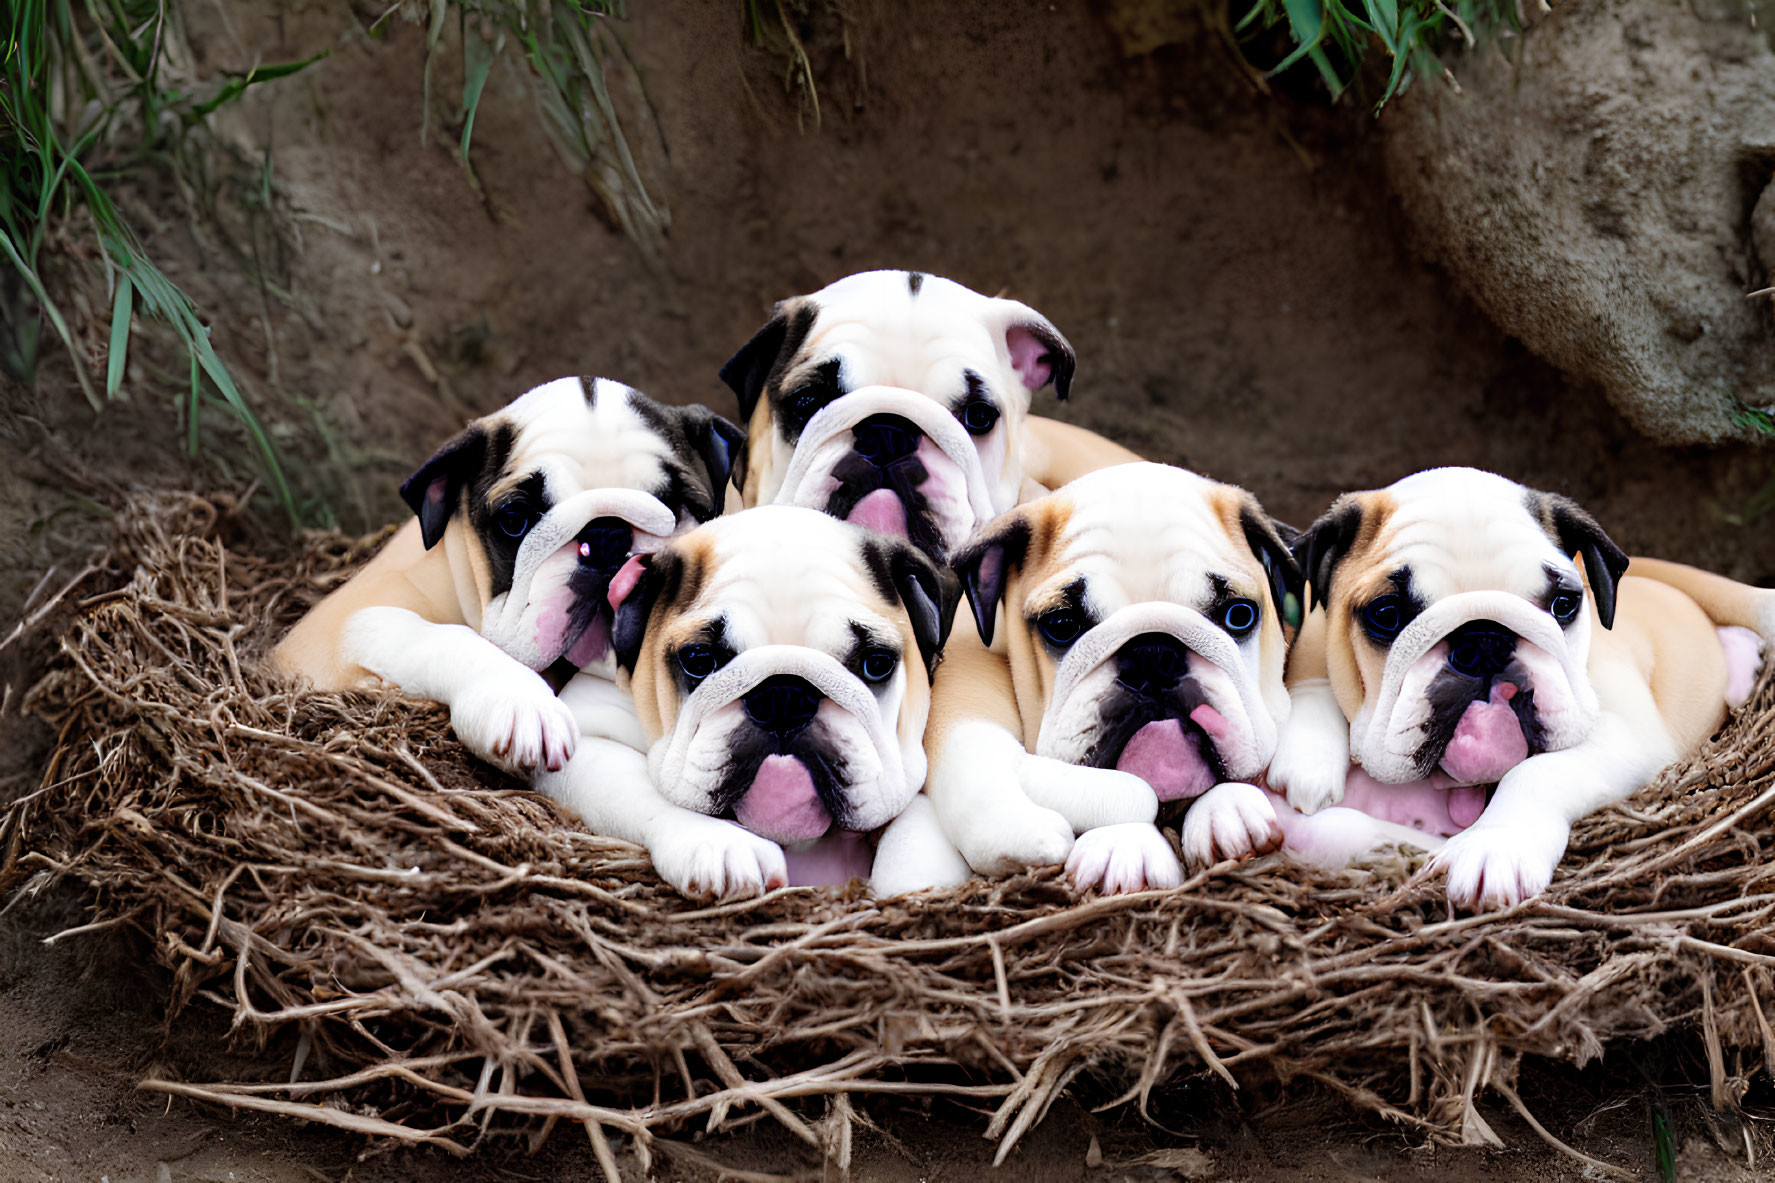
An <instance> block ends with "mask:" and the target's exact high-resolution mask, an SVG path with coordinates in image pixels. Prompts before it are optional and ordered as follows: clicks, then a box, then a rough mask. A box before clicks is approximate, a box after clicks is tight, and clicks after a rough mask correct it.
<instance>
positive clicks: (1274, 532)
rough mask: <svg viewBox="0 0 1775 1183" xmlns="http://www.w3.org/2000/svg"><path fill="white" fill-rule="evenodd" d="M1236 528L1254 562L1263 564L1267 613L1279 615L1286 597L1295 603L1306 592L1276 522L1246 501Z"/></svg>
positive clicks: (1293, 559) (1301, 575) (1295, 563)
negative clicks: (1267, 588)
mask: <svg viewBox="0 0 1775 1183" xmlns="http://www.w3.org/2000/svg"><path fill="white" fill-rule="evenodd" d="M1239 525H1240V526H1241V527H1242V528H1243V529H1244V532H1245V542H1246V544H1247V545H1248V546H1250V547H1251V553H1252V554H1254V555H1256V556H1257V561H1258V562H1259V563H1261V564H1263V571H1264V575H1265V576H1266V577H1267V579H1268V580H1269V587H1270V610H1271V611H1272V612H1274V613H1275V614H1276V615H1277V616H1281V615H1282V612H1283V605H1284V604H1285V603H1286V602H1287V599H1288V597H1289V596H1290V595H1293V596H1294V598H1295V600H1296V601H1297V602H1298V601H1299V600H1300V598H1301V596H1302V594H1303V593H1304V592H1305V591H1306V582H1307V581H1306V576H1305V575H1304V574H1303V573H1302V572H1301V569H1300V563H1299V562H1297V561H1296V560H1295V557H1294V555H1293V553H1292V552H1291V551H1290V550H1289V549H1288V542H1287V540H1286V538H1285V537H1284V535H1283V533H1282V529H1281V528H1278V527H1279V523H1277V522H1275V521H1272V520H1271V519H1270V517H1269V516H1268V515H1267V514H1265V513H1264V512H1263V511H1262V510H1261V509H1259V508H1257V504H1256V502H1247V503H1246V505H1245V508H1244V509H1242V510H1241V511H1240V512H1239Z"/></svg>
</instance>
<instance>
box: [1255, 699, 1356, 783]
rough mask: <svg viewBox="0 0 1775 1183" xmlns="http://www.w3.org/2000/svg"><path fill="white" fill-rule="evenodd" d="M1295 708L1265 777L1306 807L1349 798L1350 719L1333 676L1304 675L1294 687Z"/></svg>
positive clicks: (1279, 739) (1285, 724)
mask: <svg viewBox="0 0 1775 1183" xmlns="http://www.w3.org/2000/svg"><path fill="white" fill-rule="evenodd" d="M1289 698H1290V699H1291V700H1292V702H1293V710H1292V711H1290V713H1289V716H1288V718H1287V719H1286V720H1284V721H1283V723H1282V725H1281V726H1280V728H1279V729H1278V732H1277V736H1276V754H1275V755H1274V756H1272V757H1271V758H1270V770H1269V772H1268V773H1266V774H1265V777H1264V779H1265V780H1266V781H1268V783H1269V786H1270V787H1271V788H1272V789H1276V790H1278V791H1280V792H1282V793H1283V794H1285V795H1286V796H1287V798H1288V804H1289V805H1291V806H1293V807H1294V808H1295V809H1298V810H1299V811H1300V812H1302V813H1306V814H1311V813H1317V812H1318V811H1319V810H1321V809H1324V808H1325V807H1326V806H1328V805H1336V804H1337V803H1338V802H1339V801H1342V800H1343V799H1344V777H1345V776H1346V775H1347V774H1348V773H1349V770H1350V721H1349V720H1348V719H1346V718H1344V709H1343V707H1342V706H1340V705H1338V701H1337V693H1336V691H1334V690H1332V688H1331V680H1330V679H1329V678H1308V679H1303V680H1302V681H1301V682H1299V683H1298V684H1297V685H1295V686H1294V687H1292V688H1291V689H1290V690H1289Z"/></svg>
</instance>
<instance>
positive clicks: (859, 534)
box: [610, 506, 959, 843]
mask: <svg viewBox="0 0 1775 1183" xmlns="http://www.w3.org/2000/svg"><path fill="white" fill-rule="evenodd" d="M610 595H611V599H612V601H613V602H614V603H615V604H616V605H617V609H616V632H615V643H616V653H617V660H618V661H619V662H620V663H621V664H622V666H623V668H624V669H627V670H628V671H629V672H630V689H631V691H632V693H633V694H634V698H635V706H636V710H637V713H638V714H639V716H640V719H641V724H642V727H643V728H644V729H645V731H646V732H647V736H648V738H649V740H650V741H652V747H651V749H650V751H649V753H648V764H649V767H650V769H651V770H652V772H653V776H654V783H655V784H657V785H658V786H659V788H660V791H661V792H662V793H664V794H665V796H666V798H667V799H668V800H670V801H672V802H674V803H676V804H678V805H681V806H683V807H685V808H687V809H694V810H696V811H698V812H700V813H707V814H711V815H714V816H717V817H725V816H731V817H733V818H735V819H736V820H737V821H739V822H740V823H741V824H742V825H744V826H746V827H747V828H749V829H751V830H753V831H754V832H756V833H758V834H761V835H763V836H764V837H766V838H770V839H772V840H774V841H778V842H786V843H794V842H804V841H811V840H813V839H816V838H819V837H821V836H822V835H824V834H826V832H827V831H828V830H832V829H834V828H836V829H840V830H859V831H863V830H873V829H875V828H876V827H878V826H883V825H886V824H887V823H888V822H889V821H891V820H893V818H894V817H896V816H898V814H899V813H900V811H901V810H903V809H905V808H906V806H907V804H908V803H910V802H911V800H912V798H913V797H914V796H915V795H916V794H917V793H918V790H919V789H920V787H922V786H923V784H924V775H925V756H924V727H925V719H926V717H927V716H928V714H929V712H930V679H931V674H932V672H933V671H934V669H935V668H936V663H937V661H938V659H939V656H940V654H941V652H942V648H943V643H944V641H945V639H946V638H947V636H948V633H949V623H950V620H951V618H952V616H953V614H954V610H955V604H956V600H957V597H958V595H959V593H958V591H957V589H956V585H955V581H954V578H953V577H952V576H950V575H949V574H948V573H947V572H945V571H942V570H940V569H939V568H938V567H936V566H935V565H934V564H933V563H932V562H931V561H930V559H928V558H926V557H925V556H924V555H923V554H922V553H920V552H919V551H918V550H917V549H915V548H914V547H912V546H911V545H909V544H908V543H906V542H904V541H903V540H900V539H897V538H889V537H887V536H885V535H881V534H876V533H874V532H872V531H869V530H865V529H863V528H861V527H858V526H852V525H848V524H846V523H844V522H840V521H837V520H835V519H833V518H831V517H828V516H826V515H824V514H821V513H818V512H816V511H814V510H809V509H801V508H797V507H793V506H766V507H763V508H760V509H752V510H747V511H746V512H744V513H740V514H735V515H733V516H731V517H726V518H720V519H717V520H715V521H712V522H710V523H709V524H708V525H705V526H703V527H701V528H699V529H697V530H694V531H692V532H691V533H689V534H687V535H685V536H684V537H683V538H681V539H679V540H677V541H676V542H674V543H672V544H671V545H670V546H667V547H666V548H664V549H663V550H660V551H657V552H655V553H653V554H651V555H639V556H636V558H635V559H633V560H631V562H630V565H629V566H627V567H625V568H624V570H623V573H622V574H621V575H619V576H618V578H617V580H616V581H615V582H614V583H613V584H612V586H611V591H610Z"/></svg>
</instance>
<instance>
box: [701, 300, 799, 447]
mask: <svg viewBox="0 0 1775 1183" xmlns="http://www.w3.org/2000/svg"><path fill="white" fill-rule="evenodd" d="M818 313H819V309H818V308H817V307H816V306H815V305H814V303H813V301H812V300H807V299H803V300H800V301H797V302H796V303H795V304H794V306H793V311H790V310H789V307H788V306H787V305H785V304H778V305H777V307H776V314H775V315H774V316H772V317H771V319H770V323H769V324H766V325H765V326H764V327H763V328H761V329H759V330H758V331H757V332H756V333H754V334H752V339H751V340H750V341H747V342H746V343H745V344H744V345H742V346H740V351H739V352H738V353H736V354H734V355H733V356H732V357H731V358H729V359H728V361H727V364H726V365H724V366H722V367H721V380H722V381H723V382H725V383H727V387H728V389H730V390H732V391H733V392H734V394H735V395H736V396H737V397H738V398H739V400H740V422H741V423H742V424H745V425H750V424H751V422H752V412H753V411H755V410H756V409H757V407H758V398H759V396H760V395H762V394H764V393H765V391H767V390H773V389H775V387H776V386H777V385H778V384H779V383H781V382H782V379H783V373H784V371H786V370H787V369H788V368H789V364H790V363H791V362H792V361H794V360H795V355H796V354H797V353H799V352H800V351H801V345H802V342H804V341H806V340H807V334H808V332H809V331H810V330H811V329H812V328H813V325H814V317H815V316H817V315H818Z"/></svg>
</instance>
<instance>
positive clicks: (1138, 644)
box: [1116, 633, 1189, 698]
mask: <svg viewBox="0 0 1775 1183" xmlns="http://www.w3.org/2000/svg"><path fill="white" fill-rule="evenodd" d="M1188 672H1189V651H1188V650H1187V649H1185V648H1184V647H1183V642H1181V641H1179V640H1178V639H1177V638H1176V637H1171V636H1166V635H1165V634H1164V633H1141V634H1140V635H1139V636H1138V637H1135V638H1134V639H1133V640H1132V641H1129V642H1128V643H1127V644H1126V645H1123V646H1122V649H1121V652H1119V653H1117V654H1116V681H1118V682H1120V683H1121V684H1122V685H1123V686H1126V687H1127V688H1128V689H1130V690H1132V691H1133V692H1134V693H1136V694H1139V695H1142V696H1143V697H1146V698H1157V697H1158V696H1159V695H1160V694H1163V693H1164V692H1165V691H1167V690H1175V689H1176V688H1177V684H1178V683H1179V682H1181V681H1183V676H1184V674H1186V673H1188Z"/></svg>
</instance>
